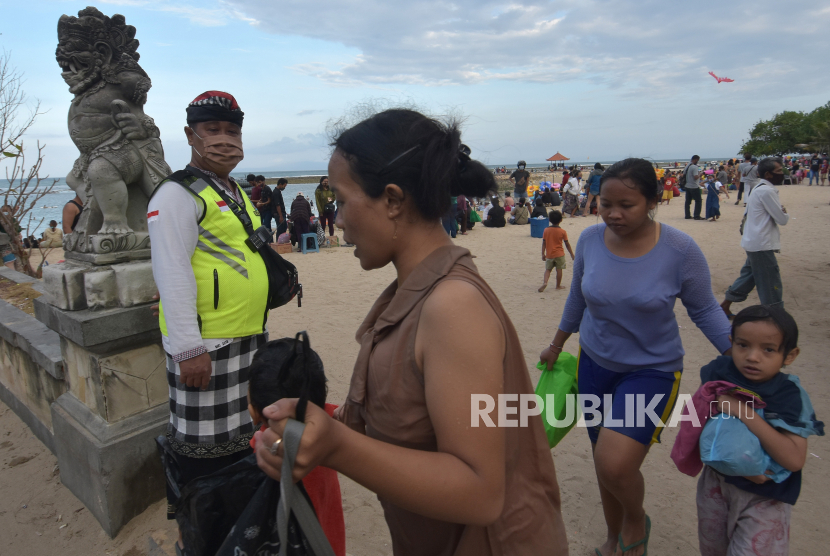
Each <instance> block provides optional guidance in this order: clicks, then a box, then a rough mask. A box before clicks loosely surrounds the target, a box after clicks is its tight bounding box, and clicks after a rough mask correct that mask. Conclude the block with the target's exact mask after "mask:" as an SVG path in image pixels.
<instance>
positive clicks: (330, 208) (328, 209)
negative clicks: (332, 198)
mask: <svg viewBox="0 0 830 556" xmlns="http://www.w3.org/2000/svg"><path fill="white" fill-rule="evenodd" d="M335 210H337V206H336V205H335V204H334V203H326V206H324V207H323V212H334V211H335Z"/></svg>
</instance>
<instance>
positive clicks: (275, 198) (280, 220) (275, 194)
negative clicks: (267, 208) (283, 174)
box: [271, 178, 288, 237]
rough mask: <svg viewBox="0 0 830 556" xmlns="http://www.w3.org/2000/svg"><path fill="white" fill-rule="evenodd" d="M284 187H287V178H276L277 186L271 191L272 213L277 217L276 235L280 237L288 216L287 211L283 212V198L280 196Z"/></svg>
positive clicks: (284, 230) (286, 224)
mask: <svg viewBox="0 0 830 556" xmlns="http://www.w3.org/2000/svg"><path fill="white" fill-rule="evenodd" d="M286 187H288V180H287V179H285V178H280V179H278V180H277V187H275V188H274V190H273V191H271V210H272V211H273V213H274V217H275V218H276V219H277V233H276V236H277V237H280V236H281V235H282V234H284V233H285V232H286V230H287V229H288V218H287V213H286V212H285V199H284V198H283V196H282V192H283V191H284V190H285V188H286Z"/></svg>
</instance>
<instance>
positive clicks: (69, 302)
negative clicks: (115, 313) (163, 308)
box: [43, 252, 157, 311]
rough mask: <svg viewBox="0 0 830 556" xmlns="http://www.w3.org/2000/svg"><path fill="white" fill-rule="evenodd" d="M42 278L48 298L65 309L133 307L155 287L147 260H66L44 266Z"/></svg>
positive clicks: (151, 292)
mask: <svg viewBox="0 0 830 556" xmlns="http://www.w3.org/2000/svg"><path fill="white" fill-rule="evenodd" d="M75 255H77V254H75ZM78 256H80V255H78ZM90 256H91V255H90ZM67 257H69V252H67ZM43 282H44V285H45V289H46V291H47V294H48V295H49V296H50V297H51V298H52V299H51V300H50V302H51V303H53V304H54V305H55V306H56V307H59V308H61V309H66V310H69V311H78V310H80V309H87V308H89V309H107V308H111V307H133V306H135V305H140V304H142V303H149V302H150V301H152V299H153V295H155V293H156V291H157V289H156V283H155V281H154V280H153V267H152V265H151V263H150V261H149V260H143V261H133V262H126V263H121V264H112V265H104V266H100V265H97V264H94V263H91V262H85V261H80V260H67V261H66V262H63V263H58V264H53V265H49V266H47V267H45V268H44V269H43Z"/></svg>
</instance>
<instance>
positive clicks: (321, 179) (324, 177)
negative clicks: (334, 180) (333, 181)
mask: <svg viewBox="0 0 830 556" xmlns="http://www.w3.org/2000/svg"><path fill="white" fill-rule="evenodd" d="M327 179H329V177H328V176H320V183H319V184H318V185H317V187H320V186H321V185H323V180H327Z"/></svg>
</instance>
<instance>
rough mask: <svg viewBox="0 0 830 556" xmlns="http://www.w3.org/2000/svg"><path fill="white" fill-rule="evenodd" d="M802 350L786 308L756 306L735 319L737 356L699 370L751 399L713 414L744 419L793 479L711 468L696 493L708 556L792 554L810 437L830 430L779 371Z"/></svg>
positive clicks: (717, 403) (723, 405)
mask: <svg viewBox="0 0 830 556" xmlns="http://www.w3.org/2000/svg"><path fill="white" fill-rule="evenodd" d="M797 345H798V327H797V326H796V323H795V320H793V318H792V317H791V316H790V315H789V314H788V313H787V312H786V311H784V309H782V308H778V307H775V306H765V305H755V306H752V307H747V308H746V309H744V310H742V311H741V312H740V313H738V314H737V315H736V316H735V319H734V321H733V323H732V355H731V356H720V357H718V358H717V359H715V360H714V361H712V362H711V363H709V364H708V365H706V366H705V367H703V368H702V369H701V372H700V375H701V380H702V382H703V384H704V385H705V384H706V383H708V382H713V381H723V382H726V383H731V384H733V385H735V386H737V387H738V389H740V390H742V391H743V392H745V393H748V394H750V396H742V399H741V400H738V399H736V397H735V396H733V395H731V394H721V395H718V396H717V397H716V398H715V399H714V400H713V401H712V409H713V411H714V412H715V413H716V412H717V411H720V412H721V413H723V414H724V415H726V414H729V415H731V416H732V417H734V418H737V419H739V420H740V421H741V422H742V423H743V424H744V425H746V428H747V429H749V432H750V433H751V434H753V435H755V436H756V437H757V438H758V440H759V441H760V443H761V447H762V448H763V450H764V451H765V452H766V453H767V454H768V455H769V457H770V458H771V459H772V460H773V461H774V462H776V463H777V464H779V465H780V466H782V467H783V468H785V469H787V470H789V471H790V472H791V474H790V475H789V477H787V478H786V479H784V480H783V481H781V482H775V481H773V480H771V477H770V476H769V475H771V472H770V471H767V472H766V473H765V474H762V475H756V476H752V477H738V476H727V475H723V474H722V473H719V472H718V471H716V470H715V469H713V468H712V467H710V466H709V465H706V466H705V467H704V469H703V473H702V474H701V476H700V479H699V481H698V486H697V514H698V538H699V542H700V553H701V554H702V555H703V556H715V555H718V556H720V555H726V554H729V555H730V556H738V555H744V554H746V555H747V556H750V555H755V554H758V553H759V552H757V551H756V549H757V547H758V546H759V545H763V546H764V553H765V554H787V553H788V547H789V532H790V511H791V509H792V505H793V504H795V502H796V500H797V499H798V495H799V493H800V491H801V469H802V468H803V467H804V464H805V461H806V458H807V437H808V436H810V435H812V434H817V435H823V434H824V424H823V423H822V422H821V421H818V420H816V415H815V412H814V411H813V407H812V405H811V403H810V398H809V396H808V395H807V393H806V392H805V391H804V389H803V388H802V387H801V383H800V381H799V380H798V377H796V376H795V375H791V374H787V373H784V372H782V371H781V369H782V367H784V366H785V365H791V364H792V363H793V362H794V361H795V359H796V357H797V356H798V353H799V348H798V347H797ZM702 388H703V387H701V389H702ZM752 396H754V397H755V398H757V399H760V400H762V401H763V402H764V403H765V404H766V405H765V407H764V412H763V417H762V416H761V414H760V413H756V412H755V408H754V405H753V404H752V403H751V402H749V403H748V402H747V401H744V400H746V399H747V397H750V398H751V397H752ZM684 424H685V423H684ZM678 436H680V435H678ZM672 457H674V451H673V453H672Z"/></svg>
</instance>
